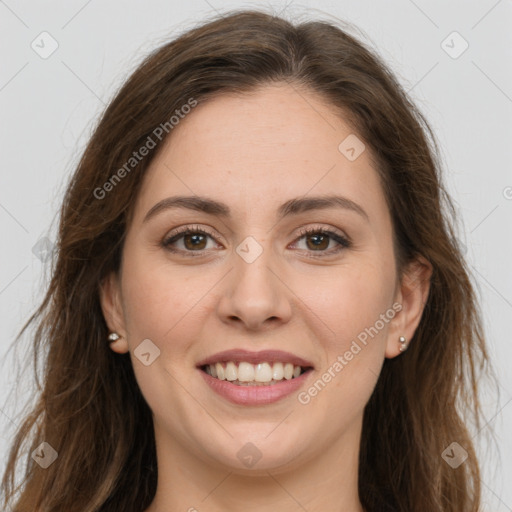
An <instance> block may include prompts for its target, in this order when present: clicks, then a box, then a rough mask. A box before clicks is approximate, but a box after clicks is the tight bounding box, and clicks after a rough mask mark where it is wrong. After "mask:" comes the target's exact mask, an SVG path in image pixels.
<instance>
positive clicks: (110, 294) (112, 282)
mask: <svg viewBox="0 0 512 512" xmlns="http://www.w3.org/2000/svg"><path fill="white" fill-rule="evenodd" d="M100 303H101V310H102V311H103V316H104V318H105V322H106V324H107V326H108V328H109V330H110V332H116V333H117V334H119V336H120V338H119V339H118V340H117V341H113V342H110V348H111V349H112V350H113V351H114V352H117V353H118V354H125V353H126V352H128V350H129V348H128V342H127V340H126V329H125V323H124V315H123V309H122V305H121V287H120V283H119V277H118V275H117V274H116V273H115V272H112V273H111V274H109V275H108V276H107V277H106V278H105V279H104V280H103V282H102V283H101V285H100Z"/></svg>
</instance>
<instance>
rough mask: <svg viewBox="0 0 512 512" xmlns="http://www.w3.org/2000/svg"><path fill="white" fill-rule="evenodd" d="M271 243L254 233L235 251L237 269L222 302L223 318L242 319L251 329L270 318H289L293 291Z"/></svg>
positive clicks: (234, 257) (284, 320)
mask: <svg viewBox="0 0 512 512" xmlns="http://www.w3.org/2000/svg"><path fill="white" fill-rule="evenodd" d="M273 263H274V262H273V257H272V250H271V247H270V246H266V245H263V244H262V243H260V242H259V241H257V240H256V239H255V238H254V237H252V236H251V237H247V238H245V239H244V240H243V241H242V242H241V243H240V244H239V245H238V246H237V247H236V249H235V253H234V254H233V265H234V269H233V272H231V273H230V274H231V275H230V278H229V279H228V281H227V283H226V288H225V290H224V293H223V295H222V298H221V300H220V303H219V309H218V312H219V315H220V316H221V317H222V319H223V321H236V320H239V321H241V322H242V323H244V324H245V325H246V327H248V328H251V329H257V328H259V327H261V326H262V325H263V324H265V322H267V321H274V322H276V321H281V322H286V321H288V320H289V318H290V314H291V305H290V301H289V294H288V293H287V289H286V287H285V286H284V285H283V283H282V282H281V280H280V279H279V277H278V276H277V275H276V273H277V272H276V271H275V270H273V269H272V267H276V265H275V264H273Z"/></svg>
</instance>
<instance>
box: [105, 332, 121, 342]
mask: <svg viewBox="0 0 512 512" xmlns="http://www.w3.org/2000/svg"><path fill="white" fill-rule="evenodd" d="M120 337H121V336H119V334H117V332H111V333H110V334H109V335H108V340H109V341H117V340H118V339H119V338H120Z"/></svg>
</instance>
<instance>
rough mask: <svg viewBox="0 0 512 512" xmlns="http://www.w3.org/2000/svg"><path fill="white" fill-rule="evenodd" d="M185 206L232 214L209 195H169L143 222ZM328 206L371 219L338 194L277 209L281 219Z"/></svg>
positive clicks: (300, 200)
mask: <svg viewBox="0 0 512 512" xmlns="http://www.w3.org/2000/svg"><path fill="white" fill-rule="evenodd" d="M172 208H184V209H188V210H194V211H198V212H203V213H207V214H210V215H217V216H219V217H225V218H227V217H229V216H230V215H231V211H230V208H229V206H228V205H227V204H225V203H221V202H219V201H215V200H214V199H210V198H208V197H200V196H174V197H167V198H166V199H162V200H161V201H159V202H158V203H156V204H155V205H154V206H153V207H152V208H151V209H150V210H149V211H148V212H147V213H146V216H145V217H144V220H143V223H145V222H147V221H149V220H150V219H151V218H153V217H155V216H156V215H157V214H159V213H161V212H163V211H166V210H169V209H172ZM328 208H343V209H345V210H350V211H353V212H355V213H357V214H359V215H360V216H361V217H363V218H364V219H365V220H367V221H369V217H368V214H367V213H366V212H365V211H364V210H363V208H362V207H361V206H359V205H358V204H357V203H355V202H354V201H352V200H351V199H348V198H347V197H343V196H337V195H327V196H318V197H297V198H295V199H290V200H289V201H286V202H285V203H283V204H282V205H281V206H280V207H279V208H278V210H277V215H278V217H279V218H280V219H282V218H284V217H287V216H290V215H297V214H299V213H304V212H308V211H312V210H325V209H328Z"/></svg>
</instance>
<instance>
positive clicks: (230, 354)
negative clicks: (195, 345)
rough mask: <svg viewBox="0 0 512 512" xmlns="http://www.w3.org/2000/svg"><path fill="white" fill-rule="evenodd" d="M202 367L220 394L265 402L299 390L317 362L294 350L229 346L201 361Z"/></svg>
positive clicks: (251, 402)
mask: <svg viewBox="0 0 512 512" xmlns="http://www.w3.org/2000/svg"><path fill="white" fill-rule="evenodd" d="M197 368H198V370H200V373H201V375H202V377H203V379H204V380H205V381H206V383H207V384H208V386H209V387H210V388H211V389H212V390H213V391H214V392H215V393H216V394H218V395H220V396H221V397H223V398H225V399H227V400H228V401H230V402H232V403H235V404H239V405H265V404H270V403H273V402H276V401H278V400H281V399H282V398H285V397H287V396H289V395H291V394H292V393H293V392H295V391H298V390H299V389H300V388H301V387H302V386H303V385H304V383H305V381H306V379H307V378H308V377H309V376H310V375H311V373H312V371H313V365H312V364H311V363H310V362H308V361H307V360H305V359H302V358H300V357H298V356H295V355H293V354H290V353H287V352H283V351H279V350H266V351H260V352H249V351H246V350H229V351H225V352H221V353H218V354H215V355H214V356H211V357H209V358H207V359H206V360H203V361H201V362H200V363H199V364H198V365H197Z"/></svg>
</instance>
